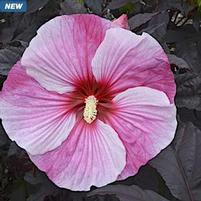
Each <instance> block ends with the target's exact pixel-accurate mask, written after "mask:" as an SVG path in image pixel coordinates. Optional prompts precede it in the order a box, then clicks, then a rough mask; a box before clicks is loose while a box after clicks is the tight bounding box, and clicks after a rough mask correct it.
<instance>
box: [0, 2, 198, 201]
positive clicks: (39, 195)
mask: <svg viewBox="0 0 201 201" xmlns="http://www.w3.org/2000/svg"><path fill="white" fill-rule="evenodd" d="M28 5H29V8H28V11H27V12H26V13H23V14H8V13H1V14H0V86H1V87H2V85H3V82H4V81H5V79H6V75H7V73H8V72H9V70H10V68H11V67H12V65H13V64H14V63H15V62H16V61H17V60H19V59H20V57H21V55H22V54H23V51H24V50H25V48H26V47H27V45H28V43H29V42H30V40H31V39H32V38H33V37H34V35H36V30H37V29H38V28H39V27H40V26H41V25H42V24H43V23H45V22H46V21H48V20H50V19H51V18H53V17H55V16H57V15H62V14H73V13H95V14H97V15H100V16H102V17H105V18H108V19H110V20H112V19H114V18H117V17H119V16H120V15H121V14H122V13H127V14H128V17H129V25H130V28H131V30H132V31H133V32H135V33H138V34H140V33H142V32H148V33H150V34H151V35H152V36H154V37H155V38H156V39H157V40H158V41H159V42H160V44H161V45H162V46H163V48H164V50H165V51H166V53H167V54H168V56H169V60H170V63H171V68H172V71H173V73H174V75H175V81H176V83H177V95H176V99H175V101H176V105H177V108H178V110H177V111H178V112H177V119H178V121H179V125H178V128H177V132H176V137H175V139H174V141H173V142H172V143H171V145H169V146H168V147H167V148H166V149H165V150H163V151H162V152H161V153H160V154H159V155H158V156H157V157H156V158H154V159H153V160H152V161H150V162H149V163H148V164H147V165H146V166H144V167H142V168H141V169H140V171H139V173H138V174H137V175H136V176H134V177H130V178H128V179H127V180H125V181H121V182H115V183H113V184H111V185H108V186H106V187H103V188H99V189H96V188H95V187H93V188H92V189H91V191H90V192H72V191H69V190H65V189H60V188H58V187H56V186H55V185H54V184H53V183H51V182H50V181H49V180H48V178H47V177H46V176H45V175H44V174H43V173H42V172H40V171H38V170H37V168H36V167H35V166H34V165H33V164H32V163H31V161H30V160H29V158H28V156H27V155H26V153H25V152H24V151H23V150H22V149H20V148H19V147H18V146H17V145H16V144H15V143H14V142H11V141H10V140H9V139H8V137H7V135H6V133H5V131H4V130H3V127H2V126H1V125H0V201H8V200H9V201H118V200H120V201H168V200H169V201H200V200H201V169H200V166H201V130H200V129H201V29H200V22H201V14H200V10H201V8H199V7H201V1H200V0H186V1H185V0H64V1H62V0H29V1H28Z"/></svg>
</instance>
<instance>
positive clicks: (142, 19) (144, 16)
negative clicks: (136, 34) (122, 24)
mask: <svg viewBox="0 0 201 201" xmlns="http://www.w3.org/2000/svg"><path fill="white" fill-rule="evenodd" d="M157 14H158V12H156V13H140V14H137V15H134V16H133V17H131V18H130V19H129V27H130V29H131V30H134V29H136V28H137V27H139V26H142V25H143V24H145V23H147V22H148V21H150V20H151V19H152V17H153V16H155V15H157Z"/></svg>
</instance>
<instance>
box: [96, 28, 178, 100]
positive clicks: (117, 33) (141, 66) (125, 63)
mask: <svg viewBox="0 0 201 201" xmlns="http://www.w3.org/2000/svg"><path fill="white" fill-rule="evenodd" d="M92 66H93V68H92V71H93V74H94V76H95V77H96V79H97V81H104V82H107V83H108V85H109V86H111V87H112V89H113V91H114V93H119V92H122V91H124V90H126V89H128V88H132V87H136V86H147V87H151V88H153V89H158V90H160V91H163V92H165V93H166V94H167V95H168V97H169V98H170V100H171V102H173V100H174V96H175V83H174V78H173V75H172V72H171V71H170V66H169V63H168V59H167V56H166V54H165V53H164V51H163V49H162V48H161V46H160V45H159V44H158V42H157V41H156V40H155V39H154V38H152V37H151V36H150V35H149V34H147V33H143V34H142V35H141V36H140V35H136V34H134V33H132V32H131V31H128V30H125V29H121V28H111V29H109V30H108V31H107V32H106V36H105V39H104V40H103V42H102V43H101V45H100V46H99V48H98V50H97V52H96V55H95V57H94V59H93V60H92Z"/></svg>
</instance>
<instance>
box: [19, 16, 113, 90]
mask: <svg viewBox="0 0 201 201" xmlns="http://www.w3.org/2000/svg"><path fill="white" fill-rule="evenodd" d="M111 26H114V25H113V24H112V22H110V21H108V20H105V19H103V18H100V17H98V16H95V15H88V14H84V15H64V16H59V17H56V18H54V19H52V20H50V21H49V22H47V23H46V24H44V25H43V26H42V27H41V28H40V29H39V30H38V32H37V36H36V37H35V38H33V40H32V41H31V43H30V45H29V47H28V48H27V49H26V51H25V53H24V55H23V57H22V65H23V66H24V67H25V68H26V70H27V73H28V74H29V75H30V76H32V77H33V78H34V79H35V80H37V81H38V82H39V83H40V84H41V85H42V86H43V87H45V88H46V89H48V90H50V91H56V92H58V93H65V92H68V91H71V90H72V89H73V86H74V85H75V84H76V83H75V82H79V81H80V80H82V79H84V78H85V79H89V78H91V77H92V73H91V60H92V58H93V57H94V54H95V51H96V49H97V47H98V46H99V44H100V43H101V42H102V40H103V38H104V35H105V32H106V30H107V29H108V28H110V27H111Z"/></svg>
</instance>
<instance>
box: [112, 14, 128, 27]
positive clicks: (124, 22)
mask: <svg viewBox="0 0 201 201" xmlns="http://www.w3.org/2000/svg"><path fill="white" fill-rule="evenodd" d="M113 24H116V25H118V26H119V27H121V28H124V29H129V26H128V17H127V15H126V14H123V15H121V16H120V17H119V18H117V19H116V20H114V21H113Z"/></svg>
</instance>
